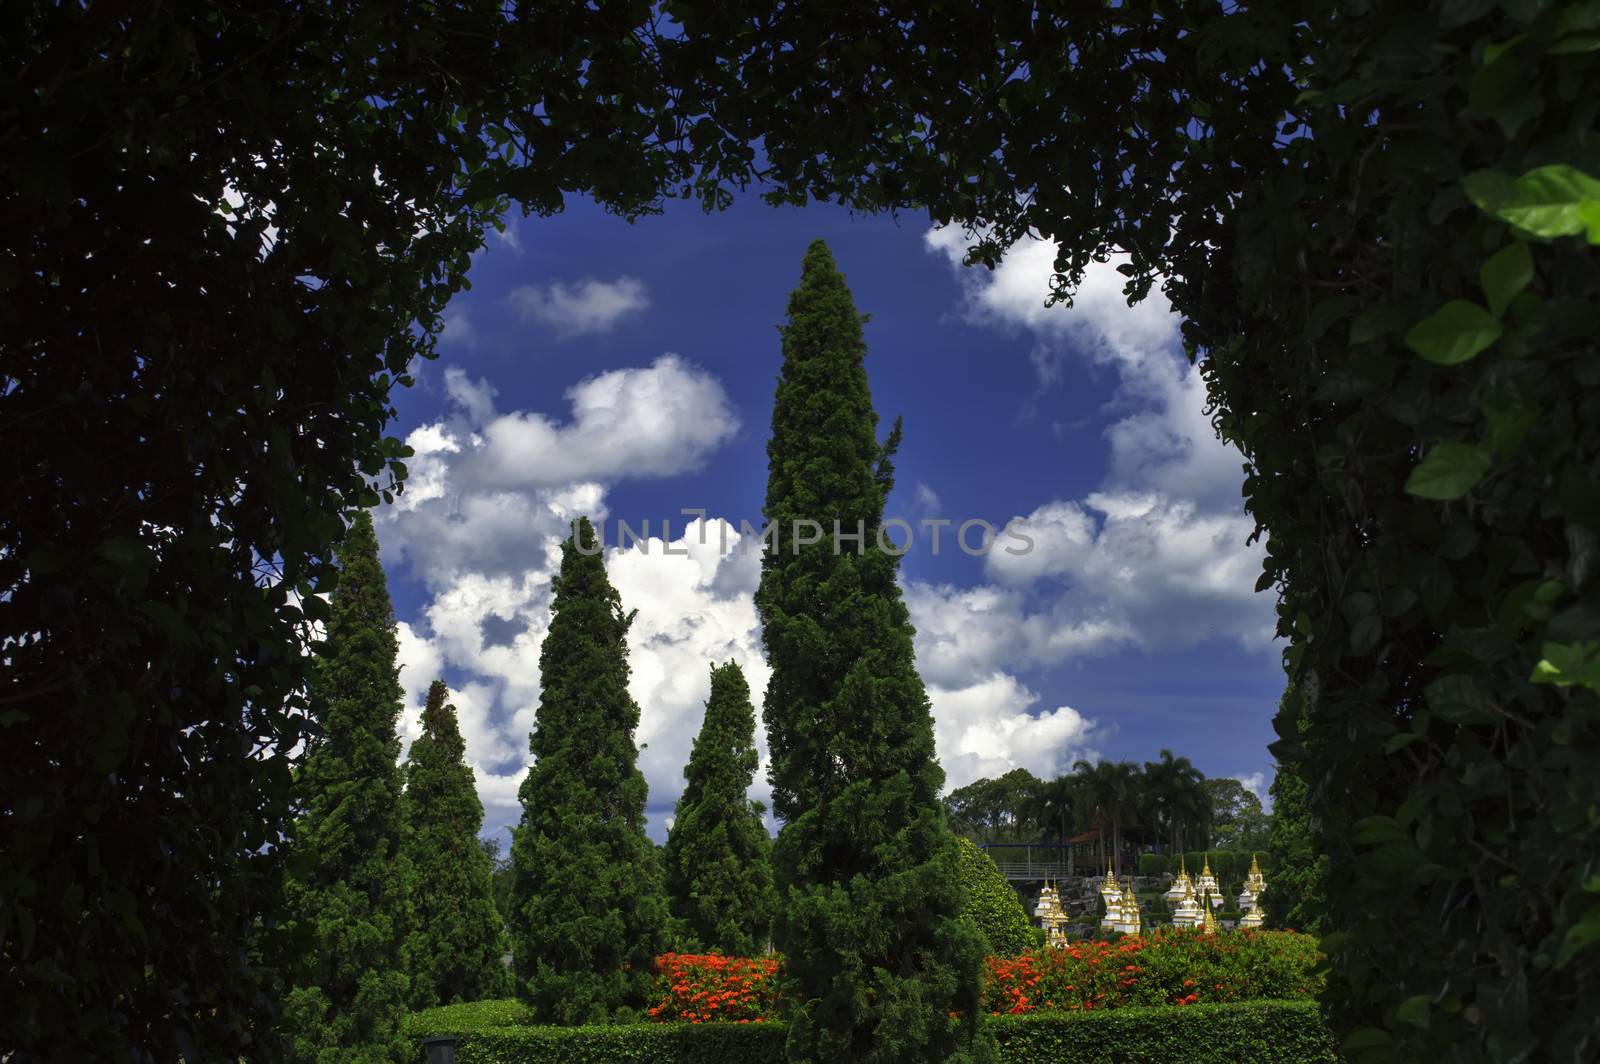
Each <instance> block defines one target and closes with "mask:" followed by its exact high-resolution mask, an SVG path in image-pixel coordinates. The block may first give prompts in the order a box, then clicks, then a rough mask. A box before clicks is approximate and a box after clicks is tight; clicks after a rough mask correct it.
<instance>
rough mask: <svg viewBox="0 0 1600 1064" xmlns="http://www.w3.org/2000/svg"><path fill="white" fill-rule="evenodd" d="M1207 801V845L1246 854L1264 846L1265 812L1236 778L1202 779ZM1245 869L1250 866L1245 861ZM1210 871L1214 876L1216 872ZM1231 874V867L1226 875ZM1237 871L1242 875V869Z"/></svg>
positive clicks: (1265, 831)
mask: <svg viewBox="0 0 1600 1064" xmlns="http://www.w3.org/2000/svg"><path fill="white" fill-rule="evenodd" d="M1203 786H1204V787H1205V790H1206V793H1207V794H1208V795H1209V797H1210V800H1211V818H1210V821H1211V844H1212V846H1214V847H1216V848H1217V849H1221V850H1232V851H1236V852H1244V853H1248V852H1250V851H1252V850H1259V849H1262V848H1264V847H1265V846H1266V842H1267V813H1266V810H1264V809H1262V808H1261V799H1260V798H1257V797H1256V796H1255V792H1253V791H1251V790H1249V789H1248V788H1246V787H1245V785H1244V784H1242V783H1240V782H1239V781H1238V780H1236V779H1232V778H1222V779H1209V780H1206V781H1205V783H1204V785H1203ZM1244 867H1245V868H1249V867H1250V860H1249V858H1246V859H1245V865H1244ZM1213 870H1214V871H1216V872H1217V874H1218V875H1221V874H1223V873H1222V871H1221V870H1220V869H1216V868H1215V862H1213ZM1233 871H1235V870H1234V869H1233V868H1232V866H1231V864H1230V866H1229V874H1232V872H1233ZM1237 871H1239V872H1241V873H1242V872H1243V871H1244V869H1238V870H1237Z"/></svg>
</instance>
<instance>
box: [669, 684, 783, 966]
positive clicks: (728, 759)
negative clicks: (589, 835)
mask: <svg viewBox="0 0 1600 1064" xmlns="http://www.w3.org/2000/svg"><path fill="white" fill-rule="evenodd" d="M755 728H756V717H755V709H754V707H752V706H751V704H750V685H749V684H748V683H746V682H745V678H744V673H743V672H742V671H741V670H740V668H739V666H738V665H736V664H734V663H733V662H729V663H728V664H726V665H722V666H720V667H718V666H713V668H712V669H711V697H710V699H708V700H707V702H706V713H705V719H704V720H703V721H702V722H701V725H700V734H699V735H698V736H696V737H695V740H694V748H693V750H692V751H691V752H690V754H689V764H688V766H687V767H686V768H685V769H684V772H683V774H684V779H685V781H686V783H685V785H684V789H683V793H682V794H681V795H680V796H679V797H678V804H677V808H676V813H675V817H674V819H673V824H672V830H671V831H670V832H669V833H668V834H667V845H666V851H665V853H664V855H663V856H664V864H665V866H666V889H667V903H668V907H669V910H670V912H671V914H672V917H673V918H674V920H675V921H676V922H677V923H678V925H679V926H680V927H681V929H682V932H681V933H682V934H683V935H684V942H683V943H681V944H680V951H682V950H683V949H684V948H685V947H692V949H688V950H687V951H689V952H693V951H695V950H703V951H710V950H716V951H718V952H721V953H726V954H730V955H734V956H751V955H754V954H757V953H760V952H761V951H762V950H764V949H765V948H766V946H767V942H768V939H769V936H770V932H771V927H772V916H773V911H774V910H775V909H776V907H777V893H776V891H775V890H774V889H773V886H772V862H771V853H772V840H771V838H770V837H769V836H768V835H767V827H766V825H765V824H764V823H762V819H761V815H762V813H763V812H764V811H765V807H764V806H762V805H761V804H760V803H759V802H752V801H751V800H750V797H749V791H750V783H751V781H752V780H753V779H754V778H755V772H756V765H757V764H758V758H757V754H756V747H755Z"/></svg>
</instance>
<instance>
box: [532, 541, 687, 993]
mask: <svg viewBox="0 0 1600 1064" xmlns="http://www.w3.org/2000/svg"><path fill="white" fill-rule="evenodd" d="M577 536H581V537H582V539H581V540H578V539H577V538H576V537H577ZM578 542H582V543H584V544H590V545H592V546H589V547H588V550H590V551H592V552H593V553H585V551H583V550H579V549H578V546H577V543H578ZM554 592H555V594H554V600H553V602H552V604H551V611H552V614H553V616H552V617H551V620H550V631H549V633H548V634H547V635H546V636H545V640H544V647H543V649H542V650H541V652H540V654H539V669H540V673H541V680H542V683H543V692H542V694H541V696H540V699H539V711H538V715H537V716H536V717H535V719H534V726H533V732H532V734H531V735H530V736H529V749H530V750H531V751H532V753H533V756H534V759H535V760H534V764H533V768H532V769H530V770H529V772H528V776H527V778H526V779H525V780H523V783H522V788H521V790H520V791H519V792H518V796H519V797H520V798H521V800H522V820H521V822H520V824H519V825H518V827H517V829H516V830H515V832H514V833H513V838H512V843H511V859H512V863H513V869H514V872H513V875H514V877H515V879H514V886H513V899H514V900H513V910H512V915H513V919H512V921H511V934H512V953H513V955H514V958H515V965H516V974H517V980H518V991H519V993H520V995H521V996H522V997H523V998H524V999H525V1000H527V1001H528V1003H529V1004H531V1005H532V1006H533V1008H534V1010H535V1012H536V1014H537V1015H538V1017H539V1018H540V1019H541V1020H544V1021H547V1022H555V1023H568V1024H579V1023H599V1022H605V1021H607V1020H610V1019H613V1018H623V1019H625V1018H628V1017H629V1016H630V1015H631V1014H633V1013H635V1012H636V1011H637V1010H638V1009H639V1008H640V1007H641V1006H643V1005H644V1004H645V1001H646V999H647V997H648V995H649V992H650V983H651V966H652V962H653V960H654V957H655V954H656V953H657V951H658V948H659V946H660V943H661V933H662V924H663V920H664V918H665V915H666V904H665V900H664V899H663V897H662V895H661V889H660V885H659V882H658V876H659V872H658V869H657V860H656V855H655V846H654V845H653V844H652V843H651V841H650V839H649V838H648V837H647V836H646V835H645V832H644V806H645V797H646V789H645V781H644V775H643V774H642V773H641V772H640V771H639V769H638V767H637V764H636V762H637V760H638V750H637V749H636V748H635V746H634V742H633V733H634V729H635V728H636V727H638V724H639V707H638V705H637V704H636V703H635V702H634V700H633V698H632V697H631V696H630V695H629V694H628V645H627V634H628V626H629V625H630V623H631V622H632V620H633V615H632V614H625V613H623V612H622V601H621V598H620V597H619V596H618V594H617V592H616V589H615V588H613V587H612V586H611V582H610V581H609V580H608V579H606V570H605V564H604V561H603V560H602V557H601V551H600V543H599V541H598V540H597V539H596V537H595V533H594V529H593V527H592V526H591V525H590V524H589V522H588V520H587V519H583V520H582V521H581V522H580V524H579V527H578V529H577V532H576V536H575V537H574V538H569V539H568V540H567V541H566V542H565V543H563V544H562V546H561V571H560V573H559V575H558V576H557V577H556V579H555V582H554Z"/></svg>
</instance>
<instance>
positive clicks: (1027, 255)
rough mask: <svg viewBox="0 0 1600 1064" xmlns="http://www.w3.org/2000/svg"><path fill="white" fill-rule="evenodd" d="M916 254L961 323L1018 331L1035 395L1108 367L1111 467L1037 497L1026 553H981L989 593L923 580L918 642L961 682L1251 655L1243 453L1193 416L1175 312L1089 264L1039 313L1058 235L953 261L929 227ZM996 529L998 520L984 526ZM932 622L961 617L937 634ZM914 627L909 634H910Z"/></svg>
mask: <svg viewBox="0 0 1600 1064" xmlns="http://www.w3.org/2000/svg"><path fill="white" fill-rule="evenodd" d="M926 242H927V246H928V248H929V250H930V251H931V252H933V253H934V254H937V255H939V256H941V257H943V258H945V259H946V260H947V261H948V262H949V263H950V264H951V265H952V267H953V268H955V269H957V270H958V271H959V279H960V283H961V285H962V289H963V302H962V305H961V307H960V309H959V312H960V313H961V314H962V315H963V316H964V317H966V318H967V319H968V320H969V321H973V322H977V323H980V324H986V325H990V326H993V327H997V328H1001V329H1006V330H1010V331H1014V332H1018V333H1021V334H1024V335H1026V336H1028V337H1030V338H1031V339H1032V341H1033V346H1032V349H1031V352H1030V355H1029V357H1030V358H1031V359H1032V361H1033V362H1034V365H1035V366H1036V367H1037V369H1038V372H1039V377H1040V383H1041V387H1042V388H1044V389H1046V390H1048V389H1049V388H1050V387H1052V386H1053V385H1054V384H1055V383H1056V382H1057V381H1059V379H1060V376H1061V369H1062V367H1064V366H1065V365H1066V364H1067V362H1068V361H1069V360H1077V361H1079V362H1080V363H1082V364H1084V365H1087V366H1088V367H1089V368H1090V369H1091V370H1093V371H1105V372H1111V373H1113V374H1115V379H1116V383H1115V388H1114V391H1113V398H1112V400H1111V403H1110V405H1109V406H1108V407H1107V408H1106V409H1105V410H1104V411H1103V413H1106V414H1110V415H1111V416H1112V420H1111V421H1110V422H1109V424H1108V425H1107V426H1106V428H1105V429H1104V431H1103V434H1104V438H1105V440H1106V443H1107V447H1108V455H1109V462H1108V468H1107V470H1106V473H1105V476H1104V478H1103V479H1102V481H1101V483H1100V485H1099V488H1098V490H1096V491H1093V492H1090V493H1088V494H1086V495H1084V496H1083V497H1081V498H1077V499H1066V498H1060V497H1055V498H1048V497H1047V498H1045V499H1043V500H1041V501H1040V502H1039V503H1038V504H1037V505H1036V506H1035V507H1034V508H1033V510H1032V511H1031V512H1030V513H1027V514H1025V515H1020V516H1023V517H1024V518H1025V519H1026V521H1027V527H1026V528H1025V531H1026V533H1027V534H1028V535H1029V536H1030V537H1032V538H1033V540H1034V547H1033V549H1032V550H1031V551H1030V552H1028V553H1026V554H1022V555H1015V554H1011V553H1008V552H1006V551H992V552H990V553H989V554H988V555H987V556H986V558H985V576H986V577H987V579H988V580H989V581H990V582H991V585H990V586H989V587H987V588H983V589H978V590H976V591H963V592H956V591H954V589H940V588H921V589H918V591H917V594H916V596H915V599H914V601H916V602H917V603H918V605H917V606H915V607H914V614H915V615H917V616H918V617H919V619H918V626H919V629H920V628H921V627H922V625H923V624H924V623H928V622H930V621H932V622H933V624H934V628H933V631H932V632H930V633H929V634H928V636H927V637H926V639H925V640H922V641H919V651H921V650H922V649H923V648H924V647H926V648H927V649H928V650H929V651H930V652H934V653H940V652H942V653H943V654H944V658H943V664H942V666H941V667H948V668H956V669H959V670H961V671H962V672H963V673H964V674H965V675H966V676H967V678H968V679H969V680H970V678H971V677H972V676H973V675H975V674H977V673H981V672H982V671H983V670H984V669H985V668H1003V667H1015V666H1018V665H1030V664H1051V663H1054V662H1059V661H1063V660H1066V659H1067V658H1069V657H1074V656H1080V655H1083V654H1089V653H1099V652H1104V651H1108V650H1111V649H1115V648H1117V647H1120V646H1126V645H1135V646H1142V647H1146V648H1149V649H1152V650H1155V649H1161V648H1166V647H1181V646H1189V645H1193V644H1196V643H1199V642H1201V641H1203V640H1206V639H1211V638H1222V639H1227V640H1232V641H1234V642H1237V643H1238V644H1240V645H1242V646H1244V647H1246V648H1249V649H1262V648H1266V647H1268V646H1269V645H1270V644H1271V640H1272V632H1273V627H1274V625H1273V616H1272V607H1273V603H1272V601H1271V598H1270V596H1267V595H1259V594H1256V593H1255V590H1254V587H1255V581H1256V577H1257V576H1258V574H1259V573H1260V571H1261V561H1262V558H1263V555H1264V545H1263V544H1261V543H1260V542H1257V543H1256V544H1254V545H1251V544H1249V543H1248V542H1247V541H1248V540H1249V538H1250V536H1251V535H1252V533H1253V532H1254V531H1255V523H1254V521H1253V520H1252V519H1251V518H1250V517H1248V515H1246V514H1245V513H1244V511H1243V507H1242V506H1241V490H1240V489H1241V484H1242V480H1243V464H1244V463H1243V458H1242V457H1241V456H1240V454H1239V452H1238V451H1237V450H1236V449H1235V448H1233V447H1232V446H1230V445H1228V444H1225V443H1223V442H1222V441H1220V440H1219V439H1218V438H1217V436H1216V433H1215V431H1214V430H1213V428H1212V426H1211V423H1210V420H1209V418H1208V417H1207V416H1206V414H1205V385H1204V381H1203V379H1202V378H1201V377H1200V375H1199V373H1198V371H1197V370H1195V368H1194V367H1192V366H1190V365H1189V364H1188V362H1187V361H1186V360H1185V359H1184V357H1183V355H1182V352H1181V350H1180V346H1179V331H1178V326H1179V320H1178V318H1177V317H1176V316H1175V315H1173V314H1172V313H1171V308H1170V306H1169V304H1168V303H1167V300H1166V299H1165V298H1164V297H1163V296H1162V295H1161V294H1160V293H1159V291H1157V292H1153V293H1152V294H1151V295H1150V296H1149V297H1148V298H1147V299H1145V300H1144V301H1143V302H1141V303H1139V304H1137V305H1136V306H1133V307H1129V306H1128V304H1127V300H1126V297H1125V296H1124V295H1123V293H1122V288H1123V283H1124V280H1123V277H1122V275H1121V274H1119V273H1117V272H1116V268H1117V267H1118V266H1119V265H1122V264H1123V263H1124V262H1126V257H1125V256H1113V257H1112V258H1111V259H1110V260H1109V261H1107V262H1104V263H1095V264H1091V266H1090V267H1089V269H1088V270H1087V271H1086V272H1085V274H1084V279H1083V283H1082V285H1081V286H1080V287H1079V289H1078V290H1077V292H1076V294H1075V297H1074V301H1073V305H1072V306H1071V307H1070V308H1069V307H1066V306H1062V305H1057V306H1054V307H1047V306H1046V305H1045V302H1046V299H1047V298H1048V296H1049V293H1050V283H1049V282H1050V276H1051V274H1052V272H1053V269H1054V259H1055V251H1056V248H1055V245H1054V244H1052V243H1049V242H1046V241H1041V240H1025V241H1023V242H1021V243H1019V244H1017V245H1016V246H1015V247H1013V248H1012V249H1011V250H1010V251H1009V252H1008V253H1007V255H1006V256H1005V258H1004V259H1003V260H1002V261H1001V263H1000V264H999V266H998V267H997V268H996V269H994V270H993V271H986V270H983V269H975V268H966V267H962V266H960V262H961V259H962V255H963V254H964V251H965V239H964V237H963V236H962V235H961V234H960V233H959V232H958V231H957V230H954V229H948V228H946V229H936V230H932V231H930V232H929V233H928V234H927V237H926ZM997 523H1000V522H997ZM936 617H958V618H966V619H965V620H964V621H961V622H956V623H963V624H967V625H969V626H975V627H976V629H977V631H976V633H974V632H972V631H955V632H946V631H945V626H944V625H943V624H940V623H939V622H937V621H933V618H936ZM920 634H921V633H920V632H919V636H920Z"/></svg>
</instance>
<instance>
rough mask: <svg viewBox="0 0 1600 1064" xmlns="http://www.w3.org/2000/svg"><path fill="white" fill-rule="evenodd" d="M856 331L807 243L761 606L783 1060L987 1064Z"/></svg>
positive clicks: (821, 260) (780, 423) (978, 958)
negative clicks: (784, 986) (815, 538)
mask: <svg viewBox="0 0 1600 1064" xmlns="http://www.w3.org/2000/svg"><path fill="white" fill-rule="evenodd" d="M862 321H863V318H862V316H861V315H860V314H858V313H857V312H856V308H855V305H854V303H853V302H852V300H851V297H850V291H849V289H848V288H847V287H846V286H845V281H844V277H843V276H841V275H840V273H839V271H838V269H837V268H836V267H835V265H834V260H833V255H832V254H831V253H830V252H829V250H828V247H827V245H826V244H824V243H823V242H821V241H817V242H815V243H813V244H812V245H811V246H810V248H809V249H808V250H807V252H806V256H805V262H804V266H803V269H802V273H801V281H800V287H799V288H798V289H797V290H796V291H795V292H794V293H793V294H791V295H790V297H789V321H788V324H787V325H786V326H784V327H783V328H782V329H781V332H782V336H783V355H784V361H783V372H782V375H781V377H780V378H779V382H778V389H777V397H776V402H775V405H774V408H773V414H772V439H771V441H770V442H769V443H768V445H767V457H768V471H769V472H768V481H767V498H766V506H765V513H766V517H767V519H768V521H769V522H776V523H777V525H778V530H779V531H778V535H779V536H780V541H779V543H778V544H777V546H776V549H774V548H773V547H772V546H770V545H769V547H768V550H767V552H766V553H765V555H764V558H763V563H762V574H761V586H760V589H759V590H758V592H757V594H756V605H757V608H758V609H759V611H760V615H761V622H762V636H763V638H764V640H765V643H766V649H767V655H768V658H769V660H770V662H771V665H772V678H771V681H770V683H769V684H768V686H767V694H766V701H765V706H764V717H765V720H766V725H767V741H768V745H769V748H770V750H771V753H772V766H771V780H772V788H773V805H774V811H775V812H776V813H777V815H778V817H779V818H780V819H781V820H782V821H783V822H784V825H783V828H782V830H781V831H780V832H779V835H778V839H777V842H776V844H775V846H774V850H773V871H774V876H775V878H776V881H777V884H778V887H779V890H780V895H781V897H780V903H779V911H778V918H777V920H776V921H775V924H774V939H775V941H776V943H777V946H778V948H779V949H781V950H782V951H783V952H784V955H785V960H786V965H787V970H788V977H789V980H790V985H791V986H792V987H793V988H794V992H795V997H796V999H797V1003H796V1014H795V1016H794V1018H793V1020H792V1022H791V1025H790V1029H789V1041H788V1047H789V1058H790V1059H791V1060H795V1061H817V1062H828V1064H836V1062H855V1061H883V1062H886V1064H887V1062H891V1061H893V1062H899V1061H931V1060H963V1061H966V1060H979V1059H982V1060H992V1059H994V1053H995V1050H994V1045H993V1042H992V1041H991V1040H990V1038H989V1037H988V1036H986V1035H983V1034H982V1033H981V1032H980V1030H979V1025H978V998H979V988H980V966H981V964H982V955H983V948H984V947H983V941H982V938H981V935H980V934H979V933H978V932H977V930H976V928H975V927H974V926H973V925H972V923H971V922H970V921H967V920H963V919H962V918H961V912H962V907H963V903H964V901H965V891H964V888H963V886H962V880H961V863H960V855H959V851H958V850H957V847H956V839H955V836H954V835H953V834H951V832H950V831H949V829H948V828H947V826H946V824H945V821H944V816H943V810H942V807H941V805H940V802H939V789H940V786H941V785H942V783H943V781H944V772H943V770H942V769H941V768H940V767H939V764H938V761H937V760H936V759H935V756H934V744H933V721H932V716H931V711H930V707H929V703H928V697H927V693H926V692H925V691H924V689H923V685H922V680H921V678H920V677H918V675H917V672H916V667H915V661H914V656H913V650H912V628H911V623H910V618H909V615H908V613H907V611H906V607H905V604H904V603H903V602H902V601H901V597H900V589H899V586H898V584H897V582H896V575H897V572H898V568H899V559H898V557H897V556H896V555H895V554H893V553H890V552H889V551H886V550H884V549H883V548H882V545H881V544H880V543H879V542H878V540H877V536H878V533H879V528H880V525H881V523H882V520H883V510H884V503H885V500H886V498H887V496H888V493H889V490H890V487H891V486H892V484H893V470H892V467H891V466H890V457H891V455H892V454H893V452H894V450H895V448H896V446H897V445H898V442H899V435H900V426H899V425H898V424H896V426H895V429H894V431H893V432H892V433H891V434H890V436H889V440H888V442H887V443H885V444H880V443H879V442H878V439H877V415H876V414H875V413H874V412H873V409H872V397H871V394H870V392H869V390H868V387H867V374H866V369H865V367H864V365H863V359H864V358H865V355H866V343H865V341H864V339H863V337H862V331H861V325H862ZM802 521H814V522H817V523H818V524H820V525H821V526H822V528H823V530H824V534H823V536H822V538H821V541H820V542H816V543H812V544H809V545H807V544H803V543H802V540H803V539H806V538H809V533H810V531H811V530H810V529H809V526H807V527H805V528H803V529H802V533H803V534H802V535H800V536H794V535H793V532H794V531H795V522H802ZM836 528H837V531H838V533H839V537H838V538H836V537H835V536H834V534H833V533H834V531H835V529H836ZM857 533H862V534H863V535H864V539H863V540H861V541H855V540H846V539H844V538H843V537H844V536H854V535H856V534H857ZM858 548H859V553H857V549H858ZM952 1013H954V1014H956V1015H955V1018H952V1016H951V1014H952Z"/></svg>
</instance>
